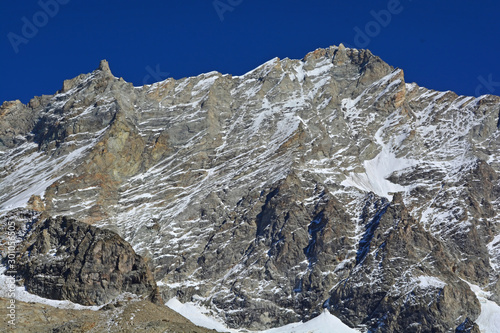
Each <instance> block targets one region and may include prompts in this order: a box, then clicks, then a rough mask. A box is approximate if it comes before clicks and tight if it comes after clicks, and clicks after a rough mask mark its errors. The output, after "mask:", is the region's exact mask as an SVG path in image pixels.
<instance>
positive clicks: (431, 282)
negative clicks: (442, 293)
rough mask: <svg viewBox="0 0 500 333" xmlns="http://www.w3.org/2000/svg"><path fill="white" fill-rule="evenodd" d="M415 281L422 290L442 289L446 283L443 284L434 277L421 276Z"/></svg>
mask: <svg viewBox="0 0 500 333" xmlns="http://www.w3.org/2000/svg"><path fill="white" fill-rule="evenodd" d="M416 281H417V282H418V286H419V287H420V288H422V289H426V288H444V286H446V282H443V281H442V280H440V279H438V278H437V277H434V276H425V275H421V276H419V277H417V278H416Z"/></svg>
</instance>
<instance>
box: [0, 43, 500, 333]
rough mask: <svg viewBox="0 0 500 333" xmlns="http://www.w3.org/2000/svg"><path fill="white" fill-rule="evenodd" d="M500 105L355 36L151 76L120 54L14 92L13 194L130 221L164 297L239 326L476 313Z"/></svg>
mask: <svg viewBox="0 0 500 333" xmlns="http://www.w3.org/2000/svg"><path fill="white" fill-rule="evenodd" d="M499 111H500V98H499V97H497V96H486V95H485V96H481V97H479V98H474V97H467V96H457V95H456V94H455V93H453V92H450V91H447V92H438V91H433V90H429V89H426V88H423V87H419V86H418V85H417V84H415V83H406V82H405V80H404V74H403V71H402V70H401V69H397V68H396V69H395V68H393V67H391V66H390V65H388V64H386V63H385V62H383V61H382V60H381V59H380V58H378V57H376V56H374V55H373V54H372V53H371V52H370V51H368V50H356V49H348V48H347V49H346V48H345V47H343V46H342V45H341V46H339V47H335V46H333V47H330V48H328V49H318V50H316V51H314V52H311V53H309V54H307V55H306V56H305V57H304V59H302V60H291V59H283V60H280V59H278V58H275V59H272V60H270V61H268V62H267V63H265V64H263V65H261V66H260V67H258V68H256V69H255V70H253V71H251V72H249V73H246V74H245V75H242V76H231V75H227V74H226V75H223V74H220V73H217V72H211V73H207V74H202V75H199V76H197V77H190V78H183V79H180V80H174V79H168V80H165V81H162V82H158V83H155V84H152V85H147V86H142V87H134V86H133V85H132V84H130V83H127V82H125V81H124V80H123V79H119V78H116V77H114V76H113V74H111V71H110V69H109V65H108V64H107V62H102V63H101V65H100V66H99V68H98V69H97V70H95V71H94V72H92V73H90V74H82V75H80V76H78V77H76V78H74V79H72V80H67V81H65V82H64V85H63V89H62V90H61V91H59V92H57V93H56V94H54V95H52V96H42V97H36V98H34V99H33V100H31V101H30V103H28V104H27V105H23V104H21V103H20V102H5V103H4V104H3V105H2V106H1V107H0V161H1V162H0V168H1V169H0V182H1V186H0V206H1V209H3V210H4V211H7V210H10V209H13V208H16V207H24V206H26V205H27V204H28V201H31V204H32V205H33V202H35V203H36V204H37V207H38V210H43V213H44V214H47V215H51V216H57V215H64V216H66V217H68V218H75V219H78V220H80V221H83V222H85V223H88V224H92V225H94V226H98V227H101V228H107V229H111V230H113V231H115V232H117V233H118V234H120V235H121V236H122V237H123V238H124V239H125V240H126V241H127V242H129V243H130V244H131V245H132V246H133V248H134V250H135V251H136V252H137V253H138V254H140V255H142V256H143V257H145V258H147V259H148V260H150V261H151V263H152V265H153V267H154V272H153V273H154V276H155V278H156V280H157V281H158V284H159V288H160V290H161V293H162V295H163V298H164V299H169V298H170V297H173V296H176V297H178V298H179V299H180V300H181V301H196V302H200V303H202V304H203V305H205V306H207V307H209V308H211V309H213V310H214V311H215V312H218V314H219V315H220V316H221V317H222V318H224V319H225V321H226V322H227V323H228V325H230V326H233V327H248V328H252V329H259V328H264V327H272V326H277V325H283V324H287V323H289V322H293V321H298V320H307V319H310V318H312V317H315V316H317V315H318V314H320V313H321V312H322V311H323V309H324V308H326V309H328V310H329V311H330V312H331V313H332V314H335V315H336V316H337V317H339V318H340V319H341V320H342V321H344V322H345V323H347V324H348V325H350V326H352V327H356V328H359V329H361V330H368V329H370V330H371V331H374V332H376V331H380V332H402V331H404V332H430V331H433V332H445V331H448V330H450V329H451V330H455V328H457V327H476V326H474V325H475V324H474V321H475V320H476V319H477V318H478V316H479V314H480V303H479V301H478V300H477V298H476V296H475V294H474V293H473V292H472V291H471V289H470V287H469V285H468V283H467V282H469V283H472V284H474V285H478V286H480V287H481V288H483V289H484V291H488V292H490V294H489V295H490V296H489V298H490V300H491V301H494V302H498V301H500V297H499V295H500V282H499V274H500V224H499V222H500V217H499V216H500V215H499V212H500V206H499V204H500V203H499V199H498V198H499V197H500V186H499V179H498V175H499V168H500V164H499V163H500V159H499V151H500V150H499V144H500V140H499V133H500V132H499V130H498V127H499V126H498V124H499ZM36 195H39V196H41V197H42V199H41V200H40V199H39V198H37V197H32V196H36ZM30 198H31V200H30ZM35 199H36V200H35ZM464 329H465V328H464Z"/></svg>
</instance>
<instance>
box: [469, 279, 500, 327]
mask: <svg viewBox="0 0 500 333" xmlns="http://www.w3.org/2000/svg"><path fill="white" fill-rule="evenodd" d="M464 281H465V280H464ZM465 282H467V281H465ZM467 284H468V285H469V287H470V289H471V290H472V291H473V292H474V293H475V294H476V297H477V299H478V300H479V302H480V303H481V314H480V315H479V317H478V318H477V319H476V324H477V325H478V326H479V329H480V330H481V332H482V333H498V331H499V330H500V306H499V305H498V304H497V303H495V302H493V301H490V300H489V299H488V297H489V296H491V293H490V292H485V291H484V290H482V289H481V288H480V287H479V286H477V285H475V284H472V283H469V282H467Z"/></svg>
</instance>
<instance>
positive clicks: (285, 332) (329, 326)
mask: <svg viewBox="0 0 500 333" xmlns="http://www.w3.org/2000/svg"><path fill="white" fill-rule="evenodd" d="M165 305H166V306H168V307H169V308H171V309H172V310H174V311H176V312H177V313H179V314H181V315H182V316H184V317H186V318H187V319H189V320H190V321H191V322H192V323H194V324H195V325H198V326H202V327H205V328H208V329H214V330H216V331H218V332H231V333H233V332H234V333H236V332H248V333H252V331H248V330H245V329H242V330H235V329H230V328H227V327H226V326H225V325H224V324H223V323H221V322H219V321H217V320H216V319H214V318H211V317H209V316H208V315H207V314H209V310H207V309H205V308H203V307H201V306H199V305H196V304H194V303H191V302H189V303H185V304H183V303H181V302H180V301H179V300H178V299H176V298H172V299H171V300H169V301H168V302H167V303H166V304H165ZM324 332H330V333H359V331H358V330H355V329H352V328H350V327H349V326H347V325H346V324H344V323H343V322H342V321H340V319H338V318H337V317H335V316H334V315H332V314H331V313H330V312H329V311H328V310H326V309H325V310H324V311H323V313H322V314H320V315H319V316H317V317H315V318H313V319H311V320H309V321H307V322H305V323H303V322H298V323H292V324H288V325H285V326H282V327H277V328H271V329H268V330H264V331H258V332H253V333H324Z"/></svg>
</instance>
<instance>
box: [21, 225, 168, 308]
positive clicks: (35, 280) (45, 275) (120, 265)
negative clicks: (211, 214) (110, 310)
mask: <svg viewBox="0 0 500 333" xmlns="http://www.w3.org/2000/svg"><path fill="white" fill-rule="evenodd" d="M17 249H18V251H19V255H18V257H17V258H16V263H17V272H18V280H21V281H22V282H23V283H24V285H25V286H26V289H27V291H29V292H31V293H34V294H37V295H40V296H42V297H45V298H50V299H56V300H70V301H72V302H75V303H80V304H83V305H101V304H105V303H107V302H109V301H111V300H113V299H114V298H116V297H118V296H119V295H120V294H122V293H124V292H129V293H133V294H136V295H146V296H149V297H150V298H153V299H154V300H158V301H159V300H160V299H159V298H158V297H159V296H158V291H157V286H156V282H155V280H154V279H153V275H152V273H151V271H150V270H149V268H148V266H147V263H146V262H145V261H144V260H143V259H142V258H141V257H140V256H139V255H137V254H135V252H134V250H133V249H132V247H131V246H130V244H128V243H127V242H125V241H124V240H123V239H122V238H121V237H120V236H118V235H117V234H115V233H114V232H112V231H109V230H105V229H99V228H96V227H93V226H90V225H87V224H85V223H81V222H78V221H75V220H72V219H68V218H65V217H58V218H47V219H44V220H43V219H42V220H39V221H37V222H35V223H34V224H33V225H32V227H31V230H29V233H28V235H26V237H25V240H24V241H23V242H21V243H20V244H18V246H17Z"/></svg>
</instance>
